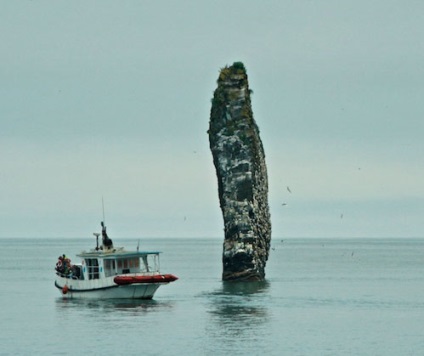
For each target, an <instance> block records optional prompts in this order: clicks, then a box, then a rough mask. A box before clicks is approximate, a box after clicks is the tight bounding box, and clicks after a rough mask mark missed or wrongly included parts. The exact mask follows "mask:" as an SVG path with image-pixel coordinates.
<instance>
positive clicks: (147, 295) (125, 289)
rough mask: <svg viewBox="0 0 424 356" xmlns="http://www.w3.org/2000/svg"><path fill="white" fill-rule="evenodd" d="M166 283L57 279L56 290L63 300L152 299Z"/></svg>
mask: <svg viewBox="0 0 424 356" xmlns="http://www.w3.org/2000/svg"><path fill="white" fill-rule="evenodd" d="M163 284H167V283H137V284H130V285H117V284H116V283H114V282H113V277H110V278H105V279H103V280H94V281H84V280H74V279H70V278H63V277H59V276H58V277H57V278H56V281H55V286H56V288H58V289H59V291H60V293H61V295H62V296H63V297H64V298H75V299H152V298H153V295H154V294H155V292H156V290H157V289H158V288H159V287H160V286H161V285H163Z"/></svg>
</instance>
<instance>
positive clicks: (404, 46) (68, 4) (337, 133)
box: [0, 0, 424, 238]
mask: <svg viewBox="0 0 424 356" xmlns="http://www.w3.org/2000/svg"><path fill="white" fill-rule="evenodd" d="M422 14H424V3H423V2H421V1H390V0H384V1H383V0H374V1H335V0H334V1H331V0H329V1H312V0H308V1H302V0H296V1H286V0H279V1H264V2H259V1H213V2H212V1H211V2H200V1H178V2H177V1H166V2H165V1H158V2H148V1H125V2H117V1H104V0H103V1H89V2H87V1H35V0H34V1H1V2H0V63H1V67H0V83H1V85H0V167H1V169H0V197H1V199H0V237H15V236H16V237H19V236H37V237H60V236H64V237H72V236H85V235H87V236H89V235H90V234H91V233H92V232H93V231H95V230H98V227H99V222H100V219H101V215H102V213H101V199H102V196H103V197H104V199H105V203H106V222H107V224H108V229H109V231H110V235H111V236H112V237H113V236H129V237H147V236H169V237H172V236H176V237H185V236H187V237H207V236H211V237H213V236H217V237H223V231H222V229H223V223H222V218H221V212H220V209H219V202H218V195H217V183H216V177H215V170H214V167H213V163H212V157H211V154H210V151H209V146H208V137H207V134H206V131H207V129H208V121H209V111H210V105H211V104H210V99H211V98H212V94H213V91H214V89H215V88H216V79H217V77H218V73H219V69H220V68H221V67H223V66H225V65H226V64H232V63H233V62H234V61H242V62H243V63H244V64H245V66H246V68H247V71H248V75H249V83H250V87H251V89H252V90H253V91H254V94H253V97H252V101H253V112H254V116H255V119H256V121H257V124H258V126H259V128H260V130H261V138H262V141H263V144H264V148H265V153H266V157H267V165H268V174H269V181H270V207H271V218H272V224H273V236H274V238H280V237H281V238H285V237H293V236H312V237H313V236H329V237H355V236H371V237H374V236H388V237H391V236H393V237H402V236H416V237H422V236H423V231H424V222H423V219H422V217H423V215H424V183H423V182H424V164H423V163H424V162H423V161H424V158H423V157H424V143H423V136H424V124H423V120H422V118H423V116H424V100H423V97H424V95H423V94H424V42H423V41H422V38H423V37H424V22H423V21H422ZM287 186H289V187H290V189H291V191H292V193H291V194H290V193H289V192H288V191H287V189H286V187H287ZM283 203H287V205H286V206H283V205H282V204H283Z"/></svg>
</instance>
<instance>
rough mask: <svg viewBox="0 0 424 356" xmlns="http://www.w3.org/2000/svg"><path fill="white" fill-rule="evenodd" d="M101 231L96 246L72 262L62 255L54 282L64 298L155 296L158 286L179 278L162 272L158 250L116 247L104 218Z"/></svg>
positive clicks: (150, 297) (139, 297)
mask: <svg viewBox="0 0 424 356" xmlns="http://www.w3.org/2000/svg"><path fill="white" fill-rule="evenodd" d="M101 226H102V233H101V235H102V243H101V245H100V246H99V236H100V233H94V236H95V237H96V247H95V248H94V249H91V250H89V251H83V252H81V253H80V254H78V255H77V256H78V257H80V258H81V263H78V264H72V263H71V260H70V259H69V258H68V257H66V255H62V256H60V257H59V259H58V261H57V263H56V268H55V271H56V280H55V286H56V288H57V289H58V290H59V292H60V293H61V294H62V296H63V297H64V298H80V299H118V298H127V299H152V298H153V295H154V294H155V292H156V290H157V289H158V288H159V287H160V286H162V285H165V284H168V283H170V282H174V281H176V280H177V279H178V278H177V277H176V276H174V275H173V274H161V273H160V270H159V268H160V265H159V255H160V252H159V251H139V247H138V246H137V249H136V250H134V251H127V250H125V249H124V248H123V247H114V246H113V242H112V240H111V239H110V238H109V237H108V235H107V233H106V226H105V225H104V223H103V221H102V222H101Z"/></svg>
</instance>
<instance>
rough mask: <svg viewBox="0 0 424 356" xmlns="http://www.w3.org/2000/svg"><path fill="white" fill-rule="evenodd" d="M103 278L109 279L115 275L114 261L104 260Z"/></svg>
mask: <svg viewBox="0 0 424 356" xmlns="http://www.w3.org/2000/svg"><path fill="white" fill-rule="evenodd" d="M104 267H105V276H106V277H110V276H113V275H115V274H116V272H115V260H104Z"/></svg>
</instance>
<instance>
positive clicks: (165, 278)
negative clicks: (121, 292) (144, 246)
mask: <svg viewBox="0 0 424 356" xmlns="http://www.w3.org/2000/svg"><path fill="white" fill-rule="evenodd" d="M177 279H178V277H176V276H174V275H173V274H157V275H154V276H128V275H123V276H116V277H115V278H114V279H113V281H114V282H115V283H116V284H119V285H120V286H122V285H126V284H134V283H169V282H173V281H176V280H177Z"/></svg>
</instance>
